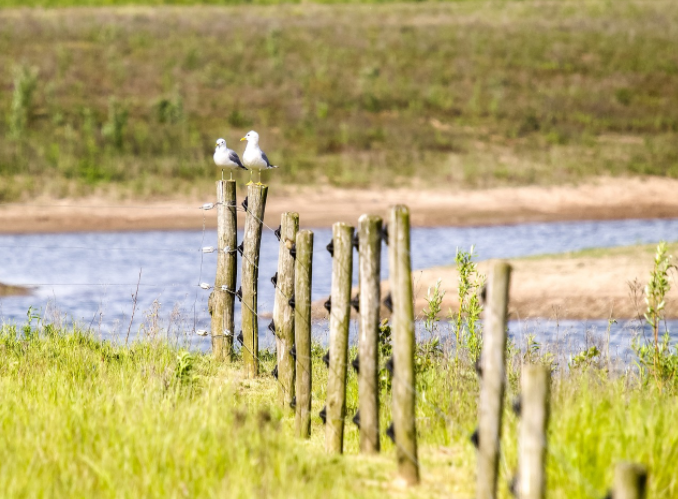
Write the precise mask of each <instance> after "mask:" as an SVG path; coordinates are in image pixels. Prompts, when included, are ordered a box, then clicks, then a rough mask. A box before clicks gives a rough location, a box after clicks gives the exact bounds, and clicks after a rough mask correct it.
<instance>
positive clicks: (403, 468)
mask: <svg viewBox="0 0 678 499" xmlns="http://www.w3.org/2000/svg"><path fill="white" fill-rule="evenodd" d="M388 229H389V246H388V248H389V249H388V264H389V273H390V278H389V286H390V289H391V299H392V301H393V314H392V315H391V331H392V334H393V383H392V393H393V429H394V431H395V443H396V446H397V451H396V452H397V459H398V472H399V474H400V476H401V477H402V478H403V479H404V480H405V482H406V483H408V484H410V485H414V484H417V483H419V461H418V459H417V430H416V426H415V420H414V410H415V403H416V400H415V379H414V349H415V338H414V302H413V297H412V264H411V260H410V210H409V209H408V208H407V207H406V206H403V205H398V206H394V207H393V208H392V209H391V213H390V219H389V224H388ZM361 367H362V366H361ZM361 415H362V414H361ZM361 419H362V418H361Z"/></svg>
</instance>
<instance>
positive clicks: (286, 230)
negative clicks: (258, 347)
mask: <svg viewBox="0 0 678 499" xmlns="http://www.w3.org/2000/svg"><path fill="white" fill-rule="evenodd" d="M298 231H299V214H298V213H283V214H282V216H281V220H280V252H279V256H278V279H277V282H276V285H275V300H274V303H273V323H274V324H275V338H276V346H277V354H276V355H277V358H278V381H279V382H280V383H278V387H279V390H278V391H279V394H280V397H279V398H280V402H281V403H282V405H283V407H284V408H285V412H286V413H287V412H292V411H293V409H292V408H291V404H292V400H293V399H294V374H295V373H294V371H295V369H294V367H295V366H294V357H292V355H290V350H291V349H292V346H293V345H294V308H293V307H292V304H291V303H290V299H291V298H292V297H293V296H294V257H293V256H292V253H291V252H290V250H291V249H292V248H293V244H295V243H296V240H297V232H298Z"/></svg>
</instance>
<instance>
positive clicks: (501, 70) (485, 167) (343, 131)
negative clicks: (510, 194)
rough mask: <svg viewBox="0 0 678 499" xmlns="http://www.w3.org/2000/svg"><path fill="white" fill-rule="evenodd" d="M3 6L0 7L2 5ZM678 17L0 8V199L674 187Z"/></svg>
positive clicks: (663, 11) (544, 11) (419, 10)
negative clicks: (259, 172) (586, 182)
mask: <svg viewBox="0 0 678 499" xmlns="http://www.w3.org/2000/svg"><path fill="white" fill-rule="evenodd" d="M5 5H7V4H5ZM676 23H678V4H676V3H674V2H659V1H658V2H652V1H651V2H645V1H640V0H621V1H617V2H608V1H605V0H590V1H582V2H547V3H544V2H536V1H534V2H533V1H527V2H496V3H493V2H489V3H488V2H459V3H457V2H452V3H416V4H395V5H388V6H380V5H365V6H362V5H333V6H322V5H309V4H304V5H303V6H296V5H286V6H268V7H258V6H234V7H220V8H217V7H208V6H202V7H182V8H143V7H139V8H131V7H128V8H121V9H116V8H97V9H65V10H30V9H19V10H13V9H3V10H0V24H1V25H2V29H1V30H0V66H1V67H2V68H3V70H1V71H0V115H1V116H2V117H3V118H4V119H0V137H2V138H1V139H0V179H1V180H2V181H1V182H0V200H5V201H6V200H16V199H21V198H22V197H23V198H28V197H30V196H32V195H35V194H48V195H51V196H57V197H58V196H77V195H84V194H89V193H92V192H94V193H101V192H109V193H110V194H111V195H118V194H119V195H123V196H137V197H141V196H143V197H148V196H152V195H158V196H177V195H182V194H183V195H185V194H190V193H191V192H193V191H194V190H198V189H199V190H202V189H207V188H211V187H209V185H210V184H211V182H212V181H213V180H214V178H215V177H216V176H217V172H216V171H215V168H214V166H213V165H212V161H211V154H212V150H213V144H214V140H215V139H216V138H217V137H220V136H223V137H225V138H226V139H227V141H228V142H229V145H230V146H232V147H236V148H237V149H239V144H237V140H238V139H239V138H240V137H242V136H243V134H244V133H245V132H246V131H247V130H249V129H250V128H256V129H258V130H259V131H260V132H261V135H262V144H263V145H264V146H265V149H266V151H267V153H268V155H269V157H270V158H271V159H272V160H273V161H274V162H275V163H276V164H279V165H281V168H280V169H279V170H276V171H275V172H273V173H271V174H269V175H266V174H265V176H266V177H267V178H266V179H265V181H269V180H270V182H271V183H273V184H275V183H278V184H285V185H288V184H290V183H324V182H329V183H332V184H335V185H339V186H371V185H377V184H379V185H423V186H444V185H461V186H471V187H473V186H492V185H506V184H526V183H552V182H562V181H577V180H579V179H582V178H585V177H587V176H590V175H607V174H611V175H625V174H652V175H669V176H677V175H678V140H676V133H677V132H678V102H677V99H678V95H677V94H676V93H675V92H674V91H673V89H675V88H676V86H677V85H678V61H677V60H676V58H675V57H674V54H673V48H674V47H675V46H676V45H677V44H678V38H677V37H678V30H677V29H675V27H676Z"/></svg>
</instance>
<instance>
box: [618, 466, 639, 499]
mask: <svg viewBox="0 0 678 499" xmlns="http://www.w3.org/2000/svg"><path fill="white" fill-rule="evenodd" d="M646 485H647V470H646V469H645V467H644V466H642V465H640V464H637V463H619V464H617V467H616V468H615V470H614V487H613V489H612V491H613V492H612V497H613V498H614V499H643V498H644V497H645V488H646Z"/></svg>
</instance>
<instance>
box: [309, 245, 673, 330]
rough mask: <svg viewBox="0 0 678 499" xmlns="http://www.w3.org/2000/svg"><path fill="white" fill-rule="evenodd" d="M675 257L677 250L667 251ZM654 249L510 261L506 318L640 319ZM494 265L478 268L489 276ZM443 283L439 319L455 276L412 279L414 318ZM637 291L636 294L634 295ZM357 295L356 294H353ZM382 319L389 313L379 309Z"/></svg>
mask: <svg viewBox="0 0 678 499" xmlns="http://www.w3.org/2000/svg"><path fill="white" fill-rule="evenodd" d="M670 249H671V253H672V254H676V252H678V245H675V244H674V245H672V246H671V248H670ZM653 255H654V246H653V245H648V246H630V247H623V248H612V249H604V250H603V249H596V250H586V251H582V252H577V253H565V254H562V255H553V256H550V255H549V256H541V257H533V258H523V259H516V260H511V261H510V263H511V265H512V266H513V273H512V277H511V289H510V304H509V313H510V316H511V319H526V318H531V317H540V318H548V319H553V320H557V319H605V320H607V319H609V318H613V319H633V318H638V317H639V316H641V317H642V314H643V312H644V310H645V303H644V301H643V297H642V294H641V293H642V287H643V286H644V285H645V284H646V283H647V281H648V280H649V276H650V270H651V269H652V262H653ZM492 263H493V262H492V261H491V260H488V261H483V262H480V263H479V265H478V269H479V272H480V273H482V274H487V273H488V271H489V269H490V266H491V265H492ZM438 279H440V280H441V289H444V290H445V291H446V295H445V298H444V301H443V305H442V312H443V314H442V315H447V313H448V311H449V309H450V308H451V309H452V310H457V308H458V304H459V302H458V300H457V282H458V273H457V271H456V270H455V268H454V267H452V266H450V267H435V268H431V269H426V270H419V271H415V272H413V274H412V281H413V285H414V294H415V313H416V314H421V311H422V310H423V309H424V308H425V307H427V302H426V296H427V289H428V288H429V287H431V286H435V284H436V281H437V280H438ZM675 279H676V273H675V272H672V273H671V278H670V282H671V284H672V286H673V289H671V291H670V292H669V294H668V297H667V305H666V315H667V318H678V289H676V283H675ZM634 290H635V291H634ZM356 292H357V290H354V294H355V293H356ZM386 293H388V283H386V282H384V283H383V284H382V296H385V294H386ZM323 302H324V300H319V301H317V302H315V303H314V304H313V312H314V316H315V317H317V318H322V317H326V316H327V312H326V311H325V310H324V308H323ZM382 314H384V315H386V314H387V311H386V310H385V309H384V307H382Z"/></svg>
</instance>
